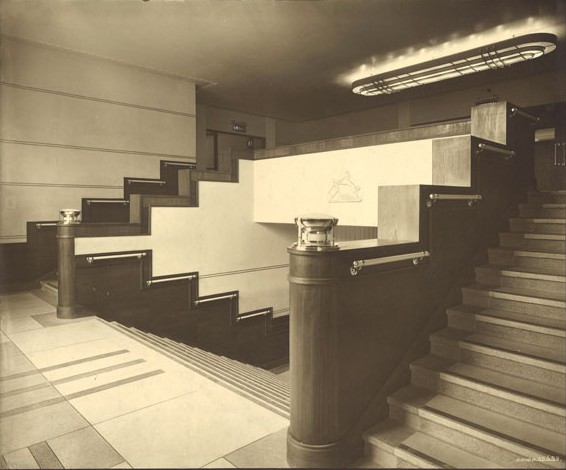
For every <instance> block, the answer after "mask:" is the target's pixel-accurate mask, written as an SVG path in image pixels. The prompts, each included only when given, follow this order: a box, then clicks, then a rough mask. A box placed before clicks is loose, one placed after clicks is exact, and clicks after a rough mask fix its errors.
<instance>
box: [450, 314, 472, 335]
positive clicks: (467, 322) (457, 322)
mask: <svg viewBox="0 0 566 470" xmlns="http://www.w3.org/2000/svg"><path fill="white" fill-rule="evenodd" d="M446 316H447V317H448V328H454V329H456V330H464V331H469V332H473V331H476V319H475V317H474V315H471V314H469V313H462V312H458V311H456V310H447V311H446Z"/></svg>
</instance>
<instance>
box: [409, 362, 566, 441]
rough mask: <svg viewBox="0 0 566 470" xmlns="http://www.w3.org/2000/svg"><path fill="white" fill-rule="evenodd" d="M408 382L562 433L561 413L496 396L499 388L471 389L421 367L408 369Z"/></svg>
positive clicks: (562, 418)
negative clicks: (409, 372) (409, 380)
mask: <svg viewBox="0 0 566 470" xmlns="http://www.w3.org/2000/svg"><path fill="white" fill-rule="evenodd" d="M411 383H412V384H413V385H417V386H419V387H423V388H426V389H428V390H431V391H435V392H438V393H441V394H443V395H447V396H449V397H451V398H455V399H457V400H461V401H464V402H466V403H471V404H472V405H476V406H479V407H481V408H485V409H488V410H491V411H494V412H496V413H499V414H502V415H506V416H509V417H512V418H517V417H520V419H521V420H523V421H526V422H528V423H532V424H536V425H537V426H540V427H543V428H546V429H550V430H551V431H556V432H560V433H564V432H565V429H564V426H565V423H564V417H563V416H560V415H557V414H554V413H552V412H549V411H547V410H545V411H542V410H540V409H538V408H537V407H536V403H531V404H529V405H527V404H524V403H520V402H519V401H514V400H511V399H509V398H502V397H500V396H497V393H498V391H497V390H495V389H492V390H490V391H489V392H486V391H484V390H479V389H476V388H474V387H475V385H474V384H470V385H469V386H468V385H462V384H456V383H453V382H450V381H446V380H444V379H442V378H441V377H439V376H438V374H437V373H435V372H432V371H428V370H426V369H423V368H421V367H412V368H411ZM518 400H519V399H518Z"/></svg>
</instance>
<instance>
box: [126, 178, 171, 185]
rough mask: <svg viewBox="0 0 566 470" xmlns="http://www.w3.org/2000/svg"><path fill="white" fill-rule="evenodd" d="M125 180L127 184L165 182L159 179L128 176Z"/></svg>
mask: <svg viewBox="0 0 566 470" xmlns="http://www.w3.org/2000/svg"><path fill="white" fill-rule="evenodd" d="M126 181H127V182H128V184H132V183H149V184H161V185H163V184H166V183H167V182H166V181H161V180H142V179H139V178H131V179H130V178H128V179H126Z"/></svg>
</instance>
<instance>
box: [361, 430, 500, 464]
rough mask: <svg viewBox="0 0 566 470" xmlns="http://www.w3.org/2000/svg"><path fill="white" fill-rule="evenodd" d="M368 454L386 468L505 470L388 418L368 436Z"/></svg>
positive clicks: (365, 439)
mask: <svg viewBox="0 0 566 470" xmlns="http://www.w3.org/2000/svg"><path fill="white" fill-rule="evenodd" d="M364 442H365V449H366V455H367V456H368V457H371V458H372V460H373V462H375V463H376V464H378V465H380V466H382V467H385V468H408V465H407V463H409V464H410V465H412V466H415V467H417V468H501V467H500V466H499V465H497V464H496V463H494V462H492V461H490V460H487V459H485V458H482V457H479V456H477V455H474V454H472V453H470V452H466V451H464V450H462V449H460V448H458V447H455V446H453V445H451V444H450V443H448V442H445V441H442V440H440V439H436V438H435V437H433V436H430V435H427V434H424V433H421V432H418V431H415V430H413V429H410V428H408V427H406V426H403V425H402V424H401V423H398V422H396V421H394V420H392V419H387V420H384V421H382V422H381V423H379V424H378V425H376V426H374V427H372V428H371V429H369V430H367V431H366V432H365V433H364Z"/></svg>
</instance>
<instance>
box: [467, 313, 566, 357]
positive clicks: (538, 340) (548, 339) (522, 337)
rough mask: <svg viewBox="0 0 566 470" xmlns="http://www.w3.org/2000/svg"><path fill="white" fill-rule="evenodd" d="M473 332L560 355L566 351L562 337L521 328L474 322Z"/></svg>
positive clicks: (565, 342) (565, 344)
mask: <svg viewBox="0 0 566 470" xmlns="http://www.w3.org/2000/svg"><path fill="white" fill-rule="evenodd" d="M475 331H476V332H477V333H480V334H485V335H489V336H495V337H497V338H502V339H505V340H510V341H517V342H520V343H525V344H531V345H534V346H541V347H543V348H549V349H553V350H555V351H560V352H562V353H564V352H565V350H566V341H565V339H564V337H562V336H555V335H551V334H546V333H540V332H537V331H529V330H525V329H522V328H514V327H512V326H508V325H498V324H494V323H490V322H483V321H481V320H476V327H475Z"/></svg>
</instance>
